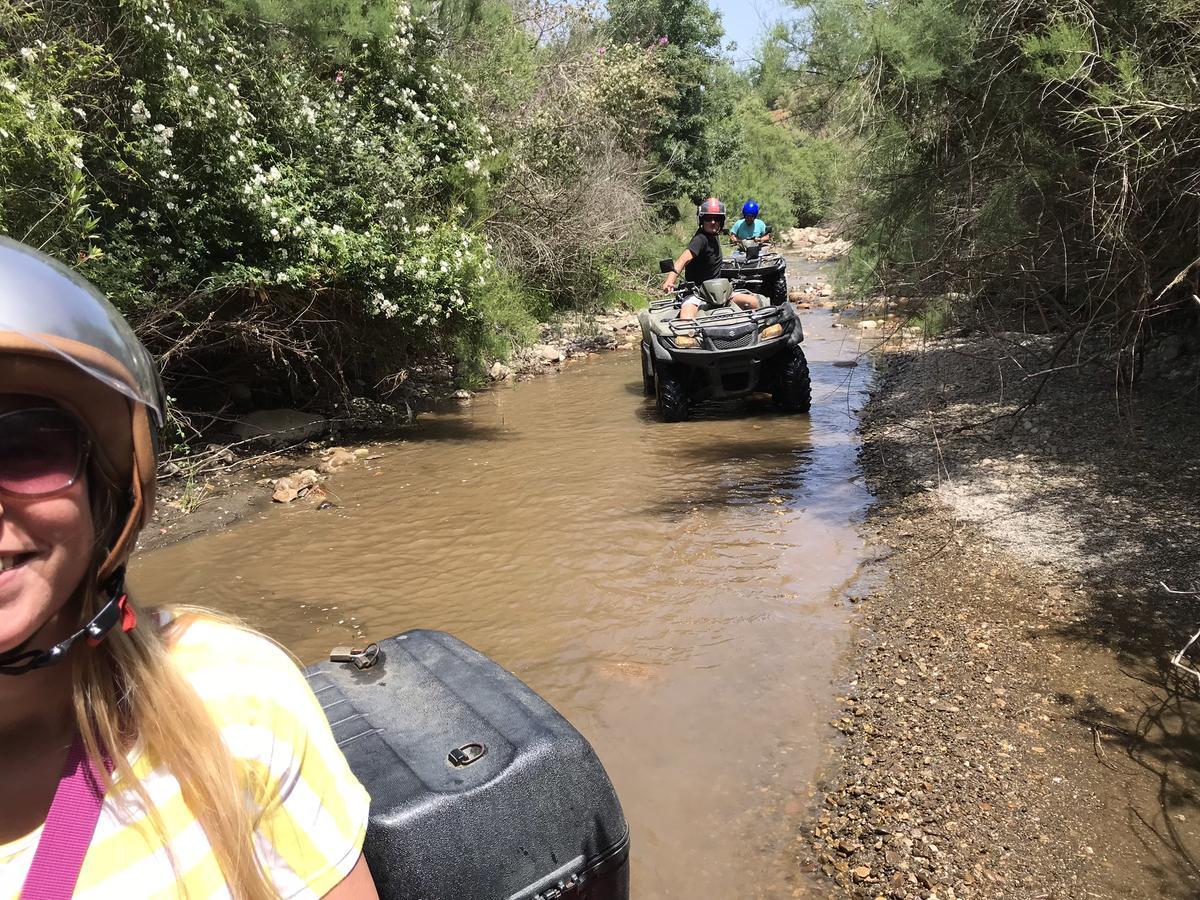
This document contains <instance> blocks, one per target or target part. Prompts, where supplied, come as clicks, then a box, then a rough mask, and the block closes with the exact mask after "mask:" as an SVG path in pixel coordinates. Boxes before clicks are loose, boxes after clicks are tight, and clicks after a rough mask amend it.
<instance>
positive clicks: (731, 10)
mask: <svg viewBox="0 0 1200 900" xmlns="http://www.w3.org/2000/svg"><path fill="white" fill-rule="evenodd" d="M709 3H710V4H711V5H712V6H713V7H714V8H715V9H717V10H718V11H719V12H720V13H721V21H722V22H724V24H725V41H726V43H728V42H729V41H737V45H738V49H737V52H736V53H734V54H732V56H733V59H734V63H735V64H736V65H737V66H739V67H741V66H744V65H745V64H746V63H747V62H749V61H750V55H751V54H752V53H753V52H754V48H755V46H757V44H758V41H759V38H760V37H761V35H762V33H763V32H764V31H766V30H767V27H768V26H770V25H772V24H774V23H775V22H778V21H780V20H790V19H796V18H799V10H798V9H796V7H794V6H792V5H791V4H790V3H788V2H787V0H709Z"/></svg>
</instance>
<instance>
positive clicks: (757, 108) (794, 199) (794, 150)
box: [714, 92, 841, 231]
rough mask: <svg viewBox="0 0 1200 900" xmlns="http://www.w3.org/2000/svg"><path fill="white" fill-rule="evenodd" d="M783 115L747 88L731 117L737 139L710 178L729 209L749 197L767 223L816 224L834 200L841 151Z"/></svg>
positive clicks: (774, 225)
mask: <svg viewBox="0 0 1200 900" xmlns="http://www.w3.org/2000/svg"><path fill="white" fill-rule="evenodd" d="M777 118H780V119H782V118H783V117H779V116H772V113H771V112H770V111H769V110H768V109H767V108H766V106H765V104H764V101H763V98H762V97H761V95H759V94H758V93H756V92H747V93H746V96H745V97H744V99H743V100H742V101H741V102H740V103H739V104H738V106H737V110H736V112H735V114H734V117H733V124H734V127H735V129H736V133H737V143H736V145H735V146H734V148H733V152H732V153H731V154H730V155H729V157H728V158H727V159H726V160H725V162H724V163H723V164H722V166H721V167H720V169H719V170H718V172H717V176H716V179H715V181H714V192H715V193H716V194H717V196H719V197H721V198H722V199H723V200H725V202H726V204H728V206H729V209H730V212H731V215H736V210H737V209H740V208H741V205H742V203H743V202H744V201H746V200H749V199H754V200H756V201H758V204H759V207H760V208H761V209H762V216H763V218H764V219H765V220H766V221H767V222H768V223H770V225H771V226H772V228H774V229H776V230H777V231H778V230H779V229H783V228H791V227H793V226H796V225H800V226H805V225H815V224H816V223H817V222H819V221H821V219H822V218H824V217H825V216H826V215H827V214H828V212H829V210H830V208H831V206H832V203H833V200H834V197H835V193H836V190H837V186H838V184H839V176H838V172H839V169H840V168H841V153H840V152H839V150H838V148H837V146H836V145H835V144H834V143H833V142H831V141H829V140H826V139H821V138H813V137H806V136H805V135H804V134H802V133H801V132H800V131H799V130H798V129H796V128H793V127H792V126H790V125H789V124H788V123H787V122H786V121H776V119H777Z"/></svg>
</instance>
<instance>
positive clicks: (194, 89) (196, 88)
mask: <svg viewBox="0 0 1200 900" xmlns="http://www.w3.org/2000/svg"><path fill="white" fill-rule="evenodd" d="M187 92H188V96H189V97H195V96H196V95H197V94H199V93H200V85H198V84H189V85H188V90H187Z"/></svg>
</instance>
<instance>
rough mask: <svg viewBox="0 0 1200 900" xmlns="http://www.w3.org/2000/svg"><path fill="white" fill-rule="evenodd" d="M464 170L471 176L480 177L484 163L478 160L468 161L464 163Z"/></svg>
mask: <svg viewBox="0 0 1200 900" xmlns="http://www.w3.org/2000/svg"><path fill="white" fill-rule="evenodd" d="M463 168H465V169H466V170H467V174H469V175H478V174H479V170H480V168H482V163H480V162H479V160H477V159H468V160H467V161H466V162H465V163H463Z"/></svg>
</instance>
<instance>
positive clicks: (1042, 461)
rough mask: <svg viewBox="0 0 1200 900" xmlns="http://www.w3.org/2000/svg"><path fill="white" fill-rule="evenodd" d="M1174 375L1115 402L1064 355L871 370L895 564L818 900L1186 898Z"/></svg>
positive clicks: (1189, 827) (863, 645) (1001, 335)
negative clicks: (1173, 660)
mask: <svg viewBox="0 0 1200 900" xmlns="http://www.w3.org/2000/svg"><path fill="white" fill-rule="evenodd" d="M1064 341H1065V343H1064ZM1176 349H1177V348H1176ZM1151 352H1152V353H1153V352H1155V350H1154V348H1153V347H1152V348H1151ZM1159 355H1163V354H1159ZM1177 357H1178V358H1177ZM1171 358H1172V360H1174V361H1175V363H1176V365H1175V366H1174V367H1173V368H1171V370H1170V371H1166V372H1158V373H1156V375H1157V376H1158V377H1156V378H1154V379H1153V380H1148V381H1147V382H1146V383H1145V384H1143V385H1141V386H1140V387H1139V388H1138V389H1136V390H1135V391H1133V392H1131V393H1130V392H1126V393H1124V394H1118V393H1116V392H1114V388H1113V383H1114V379H1113V368H1112V366H1113V365H1114V360H1113V358H1112V357H1111V356H1109V355H1108V354H1106V352H1105V350H1104V348H1103V347H1102V346H1100V347H1097V346H1087V345H1084V344H1081V343H1080V342H1078V341H1076V342H1074V343H1072V342H1071V341H1070V340H1066V339H1065V338H1064V337H1063V336H1055V335H1040V336H1039V335H1024V334H1015V333H1008V332H996V331H990V332H989V331H985V330H967V329H964V330H963V331H960V332H958V333H956V334H955V335H954V336H953V337H949V338H945V339H942V340H938V341H933V342H930V343H929V344H927V345H926V346H925V348H924V349H923V350H921V351H918V352H907V353H898V354H897V353H894V354H890V355H885V357H884V360H883V364H882V369H883V372H884V374H883V376H882V378H881V380H880V382H879V384H878V385H877V388H876V391H875V394H874V397H873V399H872V402H871V403H870V404H869V405H868V407H867V409H866V411H865V415H864V419H863V425H862V434H863V440H864V445H863V450H862V461H863V465H864V468H865V470H866V473H867V477H868V479H869V481H870V482H871V484H872V486H873V488H874V489H875V491H876V493H877V495H878V504H877V506H876V508H875V511H874V513H873V515H872V516H871V518H870V520H869V522H868V528H869V530H870V532H871V534H872V536H873V537H874V539H875V541H876V542H877V544H878V547H879V553H880V555H881V556H882V557H885V562H884V563H883V564H882V565H881V566H880V567H879V570H878V571H877V572H875V573H874V574H875V582H874V586H873V587H872V588H871V589H869V590H864V591H862V592H861V595H860V596H858V597H856V598H854V599H855V600H856V602H857V610H858V612H857V622H858V629H859V641H858V645H857V648H856V651H855V653H854V657H853V659H852V660H851V663H850V666H851V668H850V671H849V673H848V675H847V679H846V683H845V688H844V695H843V696H842V697H841V698H840V701H839V702H840V704H841V707H842V711H841V714H840V715H839V716H838V717H837V718H836V719H835V720H834V721H833V722H831V727H833V728H835V729H836V730H837V731H838V732H840V733H841V734H840V737H839V740H840V741H841V753H840V754H839V757H840V760H841V762H840V763H839V765H838V766H837V767H835V768H833V769H831V770H830V772H829V773H828V777H827V782H826V784H825V789H824V792H823V793H822V794H821V795H820V800H821V808H820V810H819V812H818V814H817V819H816V821H815V823H814V824H813V825H812V826H811V827H810V828H808V829H806V832H805V838H806V845H807V853H808V854H809V856H808V860H807V861H808V864H809V867H810V868H812V869H815V870H816V871H817V872H818V873H820V874H821V875H822V876H823V877H824V878H825V879H826V881H825V885H826V888H828V889H832V890H833V891H835V892H837V893H842V894H845V895H849V896H855V897H899V898H910V897H919V898H968V897H997V898H1000V897H1003V898H1074V897H1079V898H1084V897H1104V898H1124V897H1146V898H1149V897H1194V896H1197V895H1198V894H1200V880H1198V878H1197V876H1198V874H1200V870H1198V869H1197V865H1196V862H1195V861H1196V860H1197V859H1198V858H1200V835H1198V831H1197V824H1198V823H1200V777H1198V772H1200V740H1198V739H1197V738H1195V737H1194V736H1193V734H1194V729H1195V722H1196V721H1200V719H1198V718H1197V714H1200V693H1198V691H1197V685H1196V682H1195V679H1192V678H1190V677H1187V676H1181V674H1180V673H1179V671H1178V670H1177V669H1175V668H1174V667H1173V666H1171V664H1170V662H1169V657H1170V655H1171V654H1172V653H1173V652H1174V651H1175V650H1177V649H1178V648H1179V647H1181V646H1182V645H1183V643H1184V642H1185V641H1186V640H1187V638H1188V636H1189V635H1190V634H1191V632H1193V631H1194V630H1195V628H1196V626H1197V625H1198V624H1200V605H1198V604H1197V602H1196V599H1195V597H1194V596H1189V595H1187V594H1186V593H1185V594H1173V593H1170V592H1168V591H1166V590H1164V589H1163V587H1162V586H1161V585H1160V584H1159V582H1160V581H1165V582H1167V583H1168V584H1169V585H1172V586H1175V587H1178V588H1186V587H1194V586H1195V585H1196V584H1197V583H1198V582H1200V568H1198V566H1197V564H1196V561H1195V560H1196V555H1195V553H1194V548H1195V546H1196V543H1195V538H1194V535H1195V533H1196V532H1195V531H1194V530H1193V527H1194V523H1195V522H1197V521H1200V491H1198V490H1197V488H1200V483H1197V482H1198V481H1200V473H1198V470H1197V465H1196V462H1195V460H1196V456H1195V451H1194V443H1193V441H1194V435H1195V434H1196V433H1198V432H1197V428H1198V426H1200V410H1198V409H1197V406H1196V404H1195V401H1194V396H1195V391H1196V388H1197V385H1198V384H1200V371H1198V370H1197V366H1196V362H1195V359H1194V358H1189V357H1187V356H1186V355H1183V356H1180V355H1179V353H1178V352H1173V353H1172V354H1171ZM1047 373H1049V374H1047ZM826 888H821V890H822V891H824V890H826Z"/></svg>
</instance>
